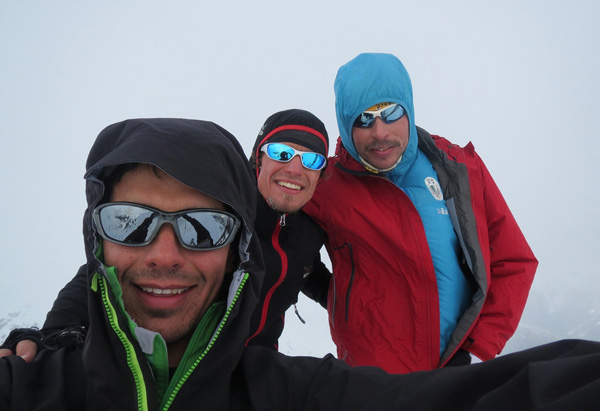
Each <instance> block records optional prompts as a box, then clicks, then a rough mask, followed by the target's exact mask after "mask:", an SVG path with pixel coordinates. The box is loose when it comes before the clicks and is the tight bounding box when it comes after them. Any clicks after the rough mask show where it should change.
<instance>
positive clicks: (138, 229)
mask: <svg viewBox="0 0 600 411" xmlns="http://www.w3.org/2000/svg"><path fill="white" fill-rule="evenodd" d="M92 218H93V220H94V223H95V225H96V228H97V229H98V233H99V234H100V236H102V238H104V239H105V240H108V241H111V242H113V243H116V244H121V245H127V246H134V247H141V246H144V245H148V244H150V243H151V242H152V240H154V237H156V234H157V233H158V231H159V230H160V227H161V226H162V225H163V224H164V223H169V224H171V225H172V226H173V229H174V231H175V235H176V237H177V240H178V241H179V243H180V244H181V246H182V247H184V248H187V249H189V250H199V251H202V250H215V249H217V248H221V247H224V246H226V245H227V244H229V243H231V242H232V241H233V240H234V238H235V234H236V233H237V231H238V229H239V228H240V220H239V218H238V217H236V216H235V215H233V214H231V213H228V212H226V211H221V210H213V209H208V208H198V209H190V210H182V211H178V212H176V213H166V212H164V211H161V210H158V209H156V208H152V207H148V206H145V205H141V204H135V203H125V202H115V203H106V204H103V205H101V206H99V207H96V209H95V210H94V213H93V216H92Z"/></svg>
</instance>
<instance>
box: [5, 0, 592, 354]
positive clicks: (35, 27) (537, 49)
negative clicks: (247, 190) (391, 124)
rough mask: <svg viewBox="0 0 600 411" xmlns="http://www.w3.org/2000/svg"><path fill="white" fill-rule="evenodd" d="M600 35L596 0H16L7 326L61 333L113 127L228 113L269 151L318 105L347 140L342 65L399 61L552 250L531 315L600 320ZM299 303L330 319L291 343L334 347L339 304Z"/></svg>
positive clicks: (529, 318)
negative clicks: (60, 312) (289, 114)
mask: <svg viewBox="0 0 600 411" xmlns="http://www.w3.org/2000/svg"><path fill="white" fill-rule="evenodd" d="M599 39H600V3H598V2H597V1H594V0H589V1H579V0H575V1H571V2H564V1H554V0H551V1H522V0H521V1H517V0H508V1H503V2H483V1H476V0H473V1H454V2H447V1H443V0H439V1H427V0H424V1H418V2H417V1H410V2H408V1H398V0H395V1H385V0H384V1H378V2H367V1H364V0H363V1H355V0H345V1H335V2H333V1H325V0H304V1H299V0H295V1H284V0H279V1H264V0H254V1H233V0H232V1H226V2H217V1H214V2H199V1H192V0H188V1H157V0H146V1H135V0H130V1H118V2H117V1H103V2H82V1H60V0H56V1H41V0H38V1H27V0H20V1H8V0H0V78H1V80H0V143H1V145H0V156H1V161H0V176H1V177H2V178H1V181H0V216H1V218H0V221H1V222H0V224H1V225H0V227H1V228H0V261H1V262H2V276H1V278H2V284H3V287H2V289H1V290H0V317H2V316H3V315H4V314H7V313H11V312H14V311H17V310H20V309H22V308H23V307H27V310H29V312H30V313H31V318H36V321H39V324H41V322H42V321H43V318H44V315H45V313H46V311H47V310H48V309H49V308H50V306H51V303H52V301H53V300H54V298H55V296H56V293H57V292H58V290H59V289H60V288H61V287H62V286H63V284H64V283H66V282H67V281H68V280H69V279H70V278H71V277H72V276H73V275H74V274H75V272H76V271H77V268H78V267H79V265H80V264H82V263H83V262H84V254H83V245H82V236H81V219H82V215H83V210H84V208H85V196H84V181H83V179H82V176H83V173H84V166H85V159H86V157H87V153H88V150H89V148H90V147H91V144H92V142H93V141H94V139H95V137H96V135H97V134H98V132H99V131H100V130H101V129H102V128H104V127H105V126H107V125H109V124H111V123H114V122H117V121H121V120H123V119H126V118H134V117H184V118H197V119H204V120H212V121H215V122H217V123H218V124H220V125H222V126H223V127H225V128H226V129H228V130H229V131H231V132H232V133H233V134H234V135H235V136H237V138H238V139H239V140H240V141H241V142H242V145H243V146H244V148H245V149H246V152H247V153H248V154H249V152H250V149H251V147H252V144H253V142H254V139H255V137H256V135H257V133H258V131H259V129H260V126H261V125H262V123H263V121H264V120H265V119H266V118H267V117H268V116H269V115H270V114H272V113H273V112H275V111H280V110H283V109H288V108H303V109H307V110H309V111H312V112H313V113H315V114H316V115H317V116H319V117H320V118H321V119H322V120H323V121H324V122H325V124H326V126H327V129H328V131H329V133H330V137H331V139H332V142H333V141H335V139H336V138H337V136H338V130H337V125H336V122H335V113H334V95H333V81H334V78H335V75H336V73H337V69H338V68H339V67H340V66H341V65H342V64H344V63H346V62H347V61H349V60H350V59H352V58H354V57H355V56H356V55H357V54H359V53H361V52H388V53H393V54H395V55H396V56H398V57H399V58H400V59H401V60H402V61H403V62H404V64H405V66H406V67H407V69H408V71H409V73H410V74H411V77H412V80H413V88H414V94H415V113H416V120H417V124H418V125H420V126H422V127H424V128H425V129H427V130H428V131H430V132H431V133H433V134H440V135H443V136H445V137H447V138H449V139H450V140H452V141H454V142H455V143H458V144H461V145H464V144H466V143H467V142H469V141H472V142H473V143H474V144H475V147H476V149H477V150H478V152H479V154H480V155H481V156H482V158H483V159H484V161H485V162H486V163H487V165H488V168H489V169H490V171H491V173H492V175H493V176H494V177H495V179H496V182H497V183H498V185H499V186H500V188H501V190H502V191H503V193H504V195H505V197H506V199H507V201H508V203H509V205H510V206H511V208H512V210H513V212H514V214H515V216H516V218H517V221H518V222H519V223H520V225H521V228H522V229H523V231H524V232H525V235H526V237H527V238H528V240H529V241H530V244H531V246H532V248H533V250H534V252H535V253H536V255H537V256H538V258H539V260H540V267H539V270H538V274H537V278H536V280H535V282H534V287H533V290H532V296H531V299H530V304H528V307H527V309H526V312H525V315H524V318H523V321H524V322H526V323H528V324H531V325H536V323H540V324H541V323H543V324H546V325H547V324H555V325H556V326H555V330H556V335H558V336H561V337H562V336H566V333H567V331H568V327H569V325H568V324H569V323H570V322H573V323H579V322H580V320H581V318H582V316H585V315H588V314H590V310H591V309H593V308H597V309H600V300H599V297H598V291H599V290H600V276H599V275H598V268H597V266H598V264H597V258H598V255H599V253H600V247H599V246H600V235H599V229H600V217H599V213H600V212H599V211H598V198H599V196H598V187H597V186H598V184H597V183H596V179H597V177H598V172H599V171H600V167H599V166H598V163H597V160H596V158H597V155H598V153H599V152H600V141H599V140H600V136H599V132H598V130H599V129H600V115H599V114H598V113H599V112H600V104H599V102H598V101H599V100H598V98H599V97H598V96H599V95H600V80H599V77H598V73H599V72H600V63H599V51H600V50H599V47H598V41H599ZM332 146H335V144H334V143H332ZM330 154H333V147H332V149H331V151H330ZM299 310H300V313H301V315H303V316H304V317H308V318H309V319H311V321H309V324H307V325H305V326H302V327H300V326H299V321H298V320H297V318H295V317H292V316H289V317H288V324H289V326H290V328H289V330H288V332H287V333H286V337H285V338H284V341H283V342H282V349H283V350H284V351H286V350H287V351H288V352H294V353H296V352H300V353H301V352H304V351H303V350H304V349H305V348H306V347H310V348H309V349H308V352H309V353H311V354H317V355H318V354H321V353H322V352H328V351H330V346H328V345H327V344H328V343H329V341H328V337H329V336H328V331H327V326H326V320H325V317H326V314H325V311H324V310H321V309H320V308H318V307H317V306H316V305H315V304H311V302H309V301H305V300H302V301H301V303H300V304H299ZM313 318H314V320H312V319H313ZM39 324H38V325H39ZM589 327H590V328H591V329H592V331H593V330H599V329H600V325H598V324H597V323H595V324H590V325H589ZM290 330H291V331H290ZM596 333H597V334H596V335H597V336H599V337H598V338H600V332H598V331H596ZM311 344H312V345H311ZM323 347H325V348H323Z"/></svg>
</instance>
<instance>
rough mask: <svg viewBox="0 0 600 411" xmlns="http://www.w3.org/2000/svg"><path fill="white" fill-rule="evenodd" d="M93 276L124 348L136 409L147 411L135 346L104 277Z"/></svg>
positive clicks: (113, 327)
mask: <svg viewBox="0 0 600 411" xmlns="http://www.w3.org/2000/svg"><path fill="white" fill-rule="evenodd" d="M95 277H96V279H97V284H98V287H99V288H100V295H101V296H102V303H103V304H104V309H105V311H106V315H107V317H108V322H109V324H110V326H111V328H112V329H113V331H114V332H115V334H116V335H117V337H118V338H119V340H120V341H121V343H122V344H123V347H124V348H125V354H126V358H127V366H128V367H129V370H130V371H131V374H132V375H133V380H134V382H135V389H136V396H137V404H138V410H141V411H147V410H148V397H147V395H146V384H145V383H144V376H143V374H142V370H141V368H140V364H139V362H138V358H137V356H136V355H135V348H134V347H133V344H132V343H131V341H129V339H128V338H127V336H126V335H125V333H124V332H123V330H122V329H121V327H120V326H119V322H118V320H117V315H116V310H115V307H114V306H113V305H112V303H111V302H110V299H109V298H108V295H107V293H106V279H105V278H104V276H102V275H100V274H96V275H95Z"/></svg>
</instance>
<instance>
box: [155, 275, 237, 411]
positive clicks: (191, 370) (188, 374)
mask: <svg viewBox="0 0 600 411" xmlns="http://www.w3.org/2000/svg"><path fill="white" fill-rule="evenodd" d="M248 277H249V274H248V273H246V274H244V278H243V279H242V281H241V283H240V285H239V287H238V289H237V291H236V293H235V296H234V297H233V301H231V304H230V305H229V307H228V308H227V311H226V312H225V315H224V316H223V319H222V320H221V322H220V324H219V327H218V328H217V330H216V332H215V335H214V337H213V338H212V339H211V340H210V341H209V343H208V345H207V346H206V348H205V349H204V351H203V352H202V354H201V355H200V356H199V357H198V359H196V361H195V362H194V364H192V365H191V366H190V368H189V370H188V371H187V372H186V373H185V374H184V376H183V377H181V379H180V380H179V382H178V383H177V385H176V386H175V388H174V389H173V391H172V392H171V395H170V396H169V399H168V400H167V401H166V402H165V405H164V407H163V410H164V411H167V410H168V409H169V408H170V407H171V404H173V401H174V400H175V397H176V396H177V394H178V393H179V390H181V387H182V386H183V384H184V383H185V382H186V381H187V380H188V378H189V377H190V375H192V372H194V370H195V369H196V367H198V364H200V361H202V360H203V359H204V357H205V356H206V354H208V352H209V351H210V349H211V348H212V346H213V345H214V343H215V341H216V340H217V338H219V335H220V334H221V331H222V330H223V327H224V326H225V323H226V322H227V320H228V319H229V315H230V314H231V310H232V309H233V306H234V305H235V303H236V302H237V300H238V299H239V296H240V294H241V293H242V289H243V288H244V285H245V284H246V281H247V280H248Z"/></svg>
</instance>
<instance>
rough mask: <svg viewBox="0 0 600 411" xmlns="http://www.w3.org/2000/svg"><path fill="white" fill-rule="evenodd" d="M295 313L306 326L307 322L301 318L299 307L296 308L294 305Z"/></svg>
mask: <svg viewBox="0 0 600 411" xmlns="http://www.w3.org/2000/svg"><path fill="white" fill-rule="evenodd" d="M294 312H295V313H296V315H297V316H298V318H299V319H300V321H301V322H302V324H306V321H304V318H302V317H300V313H299V312H298V307H296V304H294Z"/></svg>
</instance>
